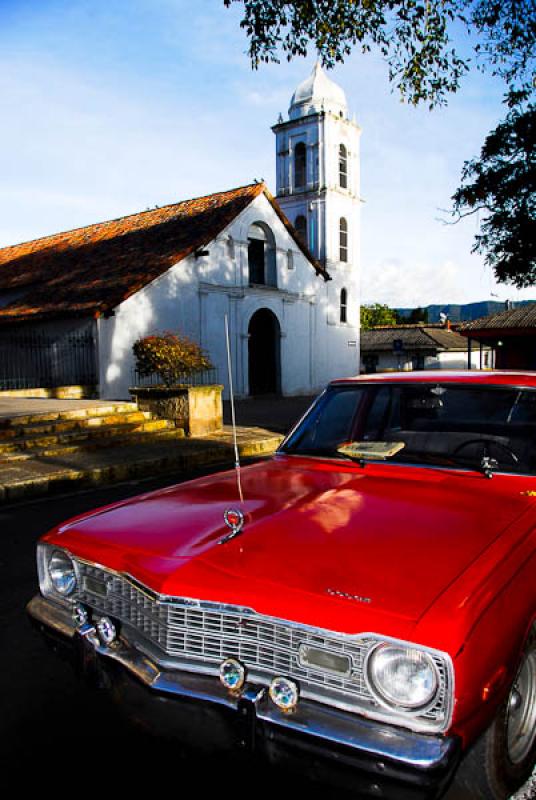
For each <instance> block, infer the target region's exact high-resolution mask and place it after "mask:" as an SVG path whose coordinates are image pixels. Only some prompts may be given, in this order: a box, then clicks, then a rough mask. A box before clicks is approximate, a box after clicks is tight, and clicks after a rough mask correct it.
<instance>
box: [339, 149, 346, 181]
mask: <svg viewBox="0 0 536 800" xmlns="http://www.w3.org/2000/svg"><path fill="white" fill-rule="evenodd" d="M339 186H340V187H341V189H347V188H348V151H347V150H346V147H345V146H344V145H343V144H340V145H339Z"/></svg>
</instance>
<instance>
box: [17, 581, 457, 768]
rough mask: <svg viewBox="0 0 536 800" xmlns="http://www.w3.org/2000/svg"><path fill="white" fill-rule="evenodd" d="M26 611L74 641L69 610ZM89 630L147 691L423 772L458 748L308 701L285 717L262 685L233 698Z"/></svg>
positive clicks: (91, 641) (42, 606) (38, 600)
mask: <svg viewBox="0 0 536 800" xmlns="http://www.w3.org/2000/svg"><path fill="white" fill-rule="evenodd" d="M27 611H28V613H29V614H30V615H31V616H32V617H33V618H34V619H36V620H37V621H38V622H40V623H41V624H43V625H46V626H47V627H50V628H52V629H53V630H54V631H55V632H57V633H61V634H64V635H66V636H68V637H69V638H73V636H74V634H75V627H74V623H73V621H72V619H70V615H69V612H68V611H67V610H66V609H64V608H61V607H59V606H58V605H57V604H55V603H52V602H51V601H50V600H47V599H45V598H43V597H42V596H41V595H37V596H36V597H34V598H33V599H32V600H31V601H30V602H29V603H28V606H27ZM90 629H91V626H88V631H86V632H85V633H86V634H87V635H85V636H84V637H83V638H84V640H85V642H86V643H87V646H89V647H92V648H93V649H94V651H95V652H96V653H97V654H98V655H99V656H101V657H102V658H104V659H109V660H111V661H114V662H116V663H118V664H120V665H121V666H123V667H124V668H125V669H126V670H128V671H129V672H130V673H131V674H132V675H134V676H135V677H136V678H137V679H138V680H139V681H140V682H141V683H142V684H143V685H145V686H146V687H147V688H149V689H152V690H153V691H157V692H162V693H164V694H168V695H171V696H173V697H175V698H177V699H181V698H182V699H194V700H202V701H207V702H210V703H216V704H217V705H221V706H225V707H227V708H229V709H232V710H235V711H237V712H238V710H239V708H240V703H241V702H242V703H243V702H244V701H245V702H249V703H251V705H252V706H253V707H254V708H255V716H256V718H257V719H258V720H259V721H261V722H263V723H266V724H268V725H271V726H275V727H278V728H282V729H286V730H290V731H294V732H296V733H299V734H305V735H307V736H311V737H314V738H316V739H320V740H322V741H324V742H330V743H332V744H333V743H335V744H338V745H343V746H345V747H348V748H350V749H351V750H354V751H355V752H356V754H357V753H361V754H363V753H364V754H366V755H368V756H370V757H372V758H376V759H378V758H379V759H383V758H388V759H390V760H392V761H394V762H397V763H399V764H400V765H403V766H407V767H412V768H415V769H420V770H430V769H434V768H436V767H439V766H441V765H443V764H445V763H446V762H447V761H448V759H449V757H450V755H451V753H453V751H454V749H455V748H456V742H455V740H454V739H452V738H446V737H443V736H431V735H423V734H418V733H414V732H412V731H409V730H407V729H405V728H396V727H395V726H393V725H385V724H382V723H375V722H372V721H370V720H366V719H363V718H361V717H358V716H356V715H353V714H348V713H344V712H340V711H337V710H335V709H333V708H329V707H326V706H321V705H320V704H318V703H315V702H311V701H308V700H306V699H302V700H301V701H300V706H299V709H298V710H297V711H296V712H295V713H293V714H285V713H282V712H281V711H279V710H278V709H277V708H276V707H275V706H274V705H273V704H272V703H271V701H270V700H269V699H268V698H267V696H266V692H265V691H264V689H263V687H259V686H256V685H255V684H252V683H248V684H246V685H245V687H244V690H243V691H242V693H241V694H240V695H238V696H234V695H232V694H230V693H229V692H226V690H225V689H224V687H223V686H222V685H221V683H220V681H219V680H218V679H217V678H215V677H213V676H206V675H200V674H193V673H188V672H179V671H177V670H169V671H167V670H162V669H161V668H160V667H159V665H158V664H156V663H154V662H153V661H152V660H151V659H150V658H149V657H148V656H146V655H144V654H143V653H140V652H139V651H137V650H136V649H135V648H133V647H130V646H129V644H128V643H127V642H125V641H123V640H116V641H115V642H114V643H113V644H112V645H110V646H108V647H106V646H105V645H103V644H102V643H101V642H100V641H99V640H98V639H97V638H96V637H94V636H92V635H91V630H90Z"/></svg>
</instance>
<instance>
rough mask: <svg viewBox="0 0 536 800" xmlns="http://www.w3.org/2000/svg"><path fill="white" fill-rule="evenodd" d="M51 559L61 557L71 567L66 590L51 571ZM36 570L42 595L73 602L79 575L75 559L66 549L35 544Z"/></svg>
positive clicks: (69, 603) (64, 601) (78, 583)
mask: <svg viewBox="0 0 536 800" xmlns="http://www.w3.org/2000/svg"><path fill="white" fill-rule="evenodd" d="M53 559H57V560H58V559H63V560H64V561H65V563H66V564H67V563H68V564H69V566H70V568H71V569H72V575H73V582H72V585H71V586H70V587H68V589H67V590H61V589H60V588H59V587H58V584H57V582H56V581H55V580H54V578H53V576H52V573H51V564H52V562H53ZM37 571H38V574H39V588H40V590H41V594H42V595H43V596H44V597H48V598H50V599H52V600H55V601H56V602H60V603H64V604H66V605H71V604H72V603H74V602H75V599H76V593H77V589H78V587H79V586H80V575H79V570H78V565H77V563H76V560H75V559H74V558H73V557H72V556H71V554H70V553H69V552H67V550H65V549H64V548H62V547H57V546H56V545H49V544H45V543H39V544H38V545H37Z"/></svg>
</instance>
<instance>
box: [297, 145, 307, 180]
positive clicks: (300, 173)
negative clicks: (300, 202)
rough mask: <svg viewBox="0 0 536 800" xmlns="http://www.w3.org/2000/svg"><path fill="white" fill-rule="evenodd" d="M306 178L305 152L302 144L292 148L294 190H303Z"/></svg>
mask: <svg viewBox="0 0 536 800" xmlns="http://www.w3.org/2000/svg"><path fill="white" fill-rule="evenodd" d="M306 176H307V150H306V148H305V145H304V143H303V142H298V144H297V145H296V147H295V148H294V188H295V189H303V188H304V187H305V182H306Z"/></svg>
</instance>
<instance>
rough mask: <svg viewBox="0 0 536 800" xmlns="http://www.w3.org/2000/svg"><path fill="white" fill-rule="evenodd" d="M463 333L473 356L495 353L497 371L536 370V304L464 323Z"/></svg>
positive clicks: (509, 309)
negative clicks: (477, 352) (480, 351)
mask: <svg viewBox="0 0 536 800" xmlns="http://www.w3.org/2000/svg"><path fill="white" fill-rule="evenodd" d="M459 330H460V333H461V335H462V336H464V337H465V338H466V339H467V343H468V344H467V346H468V348H469V349H470V350H471V352H473V350H474V349H475V348H476V349H480V348H481V347H488V348H492V349H493V351H494V366H495V367H496V368H497V369H521V370H536V303H528V304H527V305H524V306H521V307H519V308H506V309H505V310H504V311H500V312H498V313H496V314H490V315H489V316H488V317H481V318H480V319H475V320H472V321H471V322H464V323H462V325H460V328H459Z"/></svg>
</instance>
